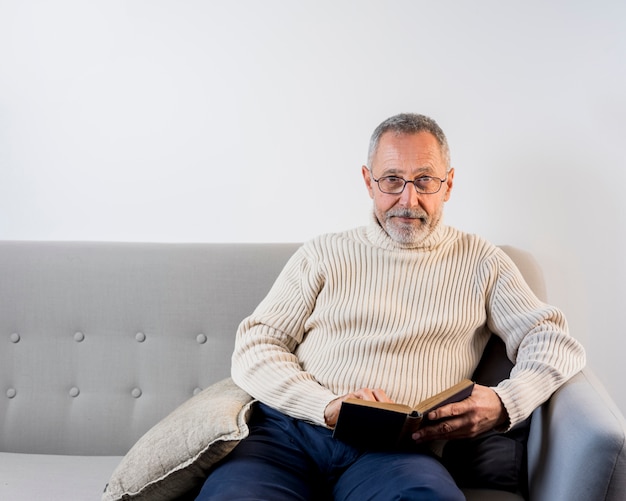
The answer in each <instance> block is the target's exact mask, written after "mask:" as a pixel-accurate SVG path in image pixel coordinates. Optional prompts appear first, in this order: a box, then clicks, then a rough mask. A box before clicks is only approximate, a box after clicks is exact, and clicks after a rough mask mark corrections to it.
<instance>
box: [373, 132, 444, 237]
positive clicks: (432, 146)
mask: <svg viewBox="0 0 626 501" xmlns="http://www.w3.org/2000/svg"><path fill="white" fill-rule="evenodd" d="M370 167H371V170H372V173H371V174H370V171H369V169H368V168H367V167H366V166H363V169H362V171H363V178H364V180H365V185H366V186H367V189H368V191H369V194H370V197H371V198H372V199H373V201H374V213H375V214H376V218H377V219H378V222H379V223H380V225H381V226H382V227H383V229H384V230H385V231H386V232H387V233H388V234H389V236H390V237H391V238H392V239H393V240H395V241H397V242H399V243H402V244H417V243H419V242H421V241H423V240H424V239H425V238H426V237H427V236H428V235H430V234H431V233H432V231H433V230H434V228H435V227H436V226H437V224H438V223H439V221H440V220H441V217H442V215H443V204H444V202H446V201H447V200H448V199H449V198H450V191H451V190H452V180H453V178H454V169H451V170H450V172H448V175H447V181H446V182H444V183H443V184H442V185H441V189H440V190H439V191H438V192H437V193H432V194H429V195H426V194H420V193H417V191H416V190H415V186H414V185H412V184H411V183H408V184H407V185H406V186H405V187H404V191H403V192H402V193H400V194H398V195H389V194H386V193H383V192H382V191H380V189H379V188H378V186H377V183H376V182H375V181H374V179H373V178H376V179H380V178H381V177H384V176H397V177H401V178H404V179H407V180H409V181H412V180H414V179H416V178H418V177H422V176H433V177H438V178H440V179H444V178H445V177H446V164H445V162H444V159H443V157H442V155H441V148H440V147H439V143H438V142H437V139H435V136H433V135H432V134H431V133H429V132H418V133H417V134H401V135H397V134H396V133H394V132H385V133H384V134H383V135H382V136H381V138H380V142H379V144H378V149H377V150H376V153H375V155H374V158H373V159H372V165H371V166H370Z"/></svg>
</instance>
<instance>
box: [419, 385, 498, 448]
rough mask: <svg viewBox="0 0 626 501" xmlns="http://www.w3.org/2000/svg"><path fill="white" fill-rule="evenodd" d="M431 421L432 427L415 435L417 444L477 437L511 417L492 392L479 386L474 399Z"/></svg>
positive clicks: (452, 406) (438, 411)
mask: <svg viewBox="0 0 626 501" xmlns="http://www.w3.org/2000/svg"><path fill="white" fill-rule="evenodd" d="M427 418H428V420H429V421H432V424H428V425H426V426H424V427H423V428H421V429H420V430H419V431H417V432H416V433H414V434H413V439H414V440H415V441H417V442H425V441H427V440H441V439H453V438H466V437H475V436H476V435H480V434H481V433H484V432H486V431H489V430H492V429H493V428H495V427H496V426H498V425H501V424H503V423H504V422H506V420H507V414H506V411H505V409H504V406H503V405H502V402H501V401H500V398H499V397H498V396H497V394H496V393H495V392H494V391H493V390H492V389H491V388H488V387H486V386H480V385H475V386H474V392H473V393H472V395H471V396H470V397H468V398H466V399H465V400H463V401H461V402H457V403H454V404H449V405H445V406H442V407H440V408H439V409H436V410H435V411H433V412H430V413H429V414H428V416H427Z"/></svg>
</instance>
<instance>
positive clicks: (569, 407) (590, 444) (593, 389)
mask: <svg viewBox="0 0 626 501" xmlns="http://www.w3.org/2000/svg"><path fill="white" fill-rule="evenodd" d="M625 437H626V421H625V419H624V416H623V415H622V414H621V413H620V411H619V409H618V408H617V406H616V405H615V403H614V402H613V401H612V399H611V398H610V396H609V395H608V394H607V393H606V391H605V390H604V387H603V386H602V384H601V383H600V381H599V380H598V379H597V378H596V377H595V376H594V375H593V373H592V371H591V370H590V369H589V368H586V369H584V370H583V371H582V372H581V373H579V374H577V375H576V376H574V377H573V378H572V379H570V380H569V381H568V382H567V383H566V384H565V385H563V386H562V387H561V388H560V389H559V390H558V391H557V392H556V393H555V394H554V395H553V396H552V398H551V399H550V400H549V401H548V402H546V403H545V404H544V405H543V406H541V407H540V408H539V409H537V410H536V411H535V413H534V414H533V417H532V425H531V429H530V436H529V439H528V476H529V485H530V499H531V500H533V501H553V500H555V499H567V500H568V501H575V500H581V501H583V500H584V501H595V500H610V501H618V500H624V499H626V451H625V449H624V443H625V441H626V438H625Z"/></svg>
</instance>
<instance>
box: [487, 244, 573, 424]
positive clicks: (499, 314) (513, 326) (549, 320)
mask: <svg viewBox="0 0 626 501" xmlns="http://www.w3.org/2000/svg"><path fill="white" fill-rule="evenodd" d="M488 263H489V264H488V268H489V269H490V272H489V274H490V275H491V278H490V281H491V286H490V287H489V288H488V290H489V292H488V294H487V314H488V325H489V328H490V329H491V331H492V332H494V333H495V334H496V335H498V336H500V337H501V338H502V339H503V340H504V342H505V344H506V347H507V354H508V356H509V358H510V359H511V360H512V361H513V362H514V364H515V365H514V367H513V369H512V371H511V375H510V377H509V379H505V380H504V381H502V382H501V383H500V384H498V386H497V387H495V388H494V390H495V391H496V393H497V394H498V396H499V397H500V399H501V400H502V403H503V405H504V407H505V408H506V410H507V412H508V415H509V423H510V426H511V427H512V426H514V425H515V424H517V423H519V422H520V421H522V420H524V419H525V418H526V417H528V416H529V415H530V414H531V413H532V411H533V410H534V409H535V408H537V407H538V406H539V405H541V404H542V403H543V402H545V401H546V400H547V399H548V398H549V397H550V395H552V393H553V392H554V391H556V390H557V389H558V388H559V386H561V385H562V384H563V383H564V382H565V381H567V380H568V379H569V378H570V377H572V376H573V375H574V374H576V373H577V372H578V371H580V370H581V369H582V368H583V367H584V365H585V352H584V349H583V347H582V346H581V345H580V343H579V342H578V341H576V340H575V339H574V338H573V337H571V336H570V335H569V332H568V327H567V323H566V320H565V317H564V316H563V314H562V312H561V311H560V310H558V309H557V308H555V307H553V306H550V305H547V304H545V303H543V302H541V301H540V300H539V299H537V297H536V296H535V295H534V293H533V292H532V291H531V290H530V287H529V286H528V285H527V284H526V282H525V281H524V279H523V277H522V275H521V273H520V272H519V270H518V269H517V268H516V266H515V265H514V264H513V262H512V261H511V260H510V258H509V257H508V256H506V254H504V252H502V251H501V250H499V249H498V250H497V251H496V253H495V255H494V256H492V257H491V259H490V260H488Z"/></svg>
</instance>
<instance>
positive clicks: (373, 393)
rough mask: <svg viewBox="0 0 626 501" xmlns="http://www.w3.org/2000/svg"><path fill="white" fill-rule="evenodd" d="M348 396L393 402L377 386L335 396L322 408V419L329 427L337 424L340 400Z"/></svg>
mask: <svg viewBox="0 0 626 501" xmlns="http://www.w3.org/2000/svg"><path fill="white" fill-rule="evenodd" d="M348 398H360V399H362V400H371V401H377V402H393V400H391V399H390V398H389V397H388V396H387V394H386V393H385V392H384V390H381V389H380V388H377V389H375V390H372V389H370V388H361V389H360V390H357V391H355V392H354V393H348V394H347V395H343V396H341V397H337V398H336V399H335V400H332V401H331V402H330V403H329V404H328V405H327V406H326V409H324V419H325V420H326V425H327V426H328V427H329V428H334V427H335V425H336V424H337V418H338V417H339V410H340V409H341V402H343V401H344V400H346V399H348Z"/></svg>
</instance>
